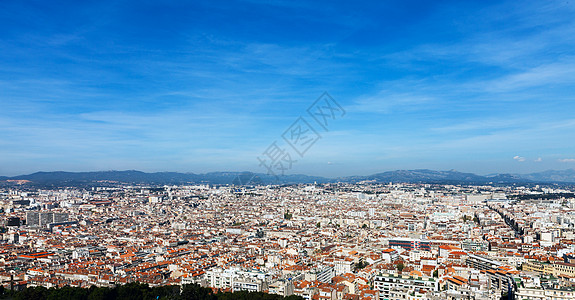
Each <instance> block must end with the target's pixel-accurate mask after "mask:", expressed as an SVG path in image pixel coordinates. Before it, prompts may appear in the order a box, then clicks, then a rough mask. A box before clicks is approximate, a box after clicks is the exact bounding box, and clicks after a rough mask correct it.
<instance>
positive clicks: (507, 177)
mask: <svg viewBox="0 0 575 300" xmlns="http://www.w3.org/2000/svg"><path fill="white" fill-rule="evenodd" d="M12 180H19V181H26V183H29V184H36V185H53V186H66V185H68V186H74V185H86V184H89V185H95V184H103V183H109V182H123V183H138V184H184V183H194V184H199V183H208V184H235V185H245V184H274V183H276V184H297V183H313V182H317V183H327V182H359V181H375V182H406V183H453V184H458V183H461V184H488V183H493V184H514V183H575V169H567V170H560V171H555V170H549V171H544V172H538V173H530V174H491V175H486V176H482V175H477V174H473V173H463V172H458V171H455V170H449V171H434V170H427V169H419V170H396V171H388V172H383V173H377V174H373V175H368V176H349V177H339V178H326V177H319V176H308V175H301V174H299V175H285V176H279V177H277V178H276V177H274V176H271V175H267V174H262V173H252V172H210V173H203V174H195V173H178V172H156V173H146V172H141V171H136V170H128V171H98V172H63V171H58V172H37V173H33V174H28V175H19V176H13V177H7V176H0V181H1V182H10V181H12Z"/></svg>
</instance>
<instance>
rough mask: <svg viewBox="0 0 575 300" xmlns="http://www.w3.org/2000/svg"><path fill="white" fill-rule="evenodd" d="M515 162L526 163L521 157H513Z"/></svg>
mask: <svg viewBox="0 0 575 300" xmlns="http://www.w3.org/2000/svg"><path fill="white" fill-rule="evenodd" d="M513 159H514V160H516V161H519V162H524V161H525V157H522V156H519V155H515V156H514V157H513Z"/></svg>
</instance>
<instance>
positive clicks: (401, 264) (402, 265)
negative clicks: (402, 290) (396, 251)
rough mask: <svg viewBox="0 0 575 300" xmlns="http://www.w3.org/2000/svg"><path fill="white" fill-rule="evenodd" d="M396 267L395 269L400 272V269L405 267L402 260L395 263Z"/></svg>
mask: <svg viewBox="0 0 575 300" xmlns="http://www.w3.org/2000/svg"><path fill="white" fill-rule="evenodd" d="M396 267H397V270H398V271H399V272H400V273H401V271H403V269H404V268H405V265H404V264H403V262H402V261H400V262H399V263H397V265H396Z"/></svg>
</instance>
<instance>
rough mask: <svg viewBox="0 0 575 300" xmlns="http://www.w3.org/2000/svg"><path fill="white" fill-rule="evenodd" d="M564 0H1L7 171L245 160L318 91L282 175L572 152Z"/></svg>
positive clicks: (549, 165)
mask: <svg viewBox="0 0 575 300" xmlns="http://www.w3.org/2000/svg"><path fill="white" fill-rule="evenodd" d="M574 13H575V6H574V4H573V3H572V2H568V1H528V2H517V1H503V2H501V1H475V2H467V1H465V2H461V1H433V2H423V1H422V2H419V1H387V2H382V1H374V2H370V1H366V2H361V3H355V2H354V3H353V4H351V3H339V2H338V3H333V2H332V1H314V2H313V3H312V2H292V1H228V2H226V3H221V2H213V1H194V2H193V3H188V2H184V1H169V2H167V3H159V2H158V3H154V2H148V1H145V2H142V1H119V2H106V1H89V2H85V1H81V2H77V1H55V2H54V1H50V2H41V1H39V2H28V1H2V3H0V16H1V18H0V20H1V21H0V22H1V26H0V28H1V29H0V51H1V53H2V55H0V91H1V92H0V107H1V109H0V128H1V129H0V175H10V176H11V175H19V174H26V173H31V172H36V171H54V170H66V171H93V170H126V169H137V170H142V171H149V172H152V171H179V172H198V173H199V172H209V171H254V172H262V171H264V172H265V170H264V169H262V168H261V167H260V166H259V162H258V160H257V157H258V156H260V155H261V154H262V152H263V151H265V150H266V148H268V146H269V145H270V144H271V143H273V142H274V141H275V140H281V139H282V138H281V135H282V133H283V132H284V131H285V130H286V129H287V128H288V127H289V126H290V125H291V124H292V123H293V122H295V121H296V120H297V118H298V117H300V116H302V115H305V114H306V109H307V108H308V107H309V106H310V105H311V104H312V103H313V102H314V101H315V100H316V99H317V98H318V97H320V96H321V95H322V94H323V93H324V92H328V93H329V94H330V95H331V96H332V97H333V99H334V100H335V101H337V103H339V105H341V107H342V108H343V109H345V116H343V117H342V118H339V119H337V121H334V122H332V123H331V124H330V127H329V130H324V131H321V139H320V140H318V141H317V142H316V143H315V144H314V145H313V147H311V148H310V149H309V150H308V151H307V152H306V153H305V155H303V156H299V157H294V158H296V159H297V163H294V164H293V167H292V168H291V169H290V170H289V172H288V173H290V174H297V173H303V174H310V175H319V176H327V177H336V176H349V175H366V174H372V173H375V172H381V171H386V170H394V169H414V168H429V169H435V170H450V169H457V170H458V171H465V172H474V173H478V174H489V173H495V172H508V173H528V172H535V171H542V170H548V169H556V170H561V169H567V168H572V167H574V166H575V153H574V152H573V141H574V140H575V130H574V129H575V128H574V127H575V119H574V117H573V111H575V109H574V108H575V101H574V100H575V99H574V97H575V95H574V93H573V91H574V83H575V39H574V37H575V26H574V25H575V19H574V18H573V15H574Z"/></svg>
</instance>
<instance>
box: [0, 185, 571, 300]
mask: <svg viewBox="0 0 575 300" xmlns="http://www.w3.org/2000/svg"><path fill="white" fill-rule="evenodd" d="M573 192H574V191H573V189H572V188H570V187H566V186H557V185H556V186H553V185H549V186H537V185H532V186H521V185H511V186H497V185H481V186H473V185H445V184H398V183H393V184H392V183H386V184H381V183H375V182H360V183H353V184H352V183H331V184H299V185H282V186H275V185H268V186H263V185H262V186H228V185H222V186H217V185H216V186H214V185H187V186H186V185H180V186H176V185H174V186H166V185H159V186H152V185H135V184H120V183H109V182H108V183H107V184H106V186H101V187H90V188H73V187H69V188H55V189H46V188H33V187H31V186H30V185H27V184H26V183H22V182H16V183H14V184H12V185H10V186H8V185H6V186H4V187H3V188H0V205H1V208H0V209H1V212H2V214H1V216H2V219H3V220H2V221H3V223H2V224H3V226H2V228H1V229H2V241H1V242H0V279H1V280H2V284H3V286H4V288H5V289H12V290H20V289H23V288H25V287H33V286H44V287H47V288H50V287H63V286H72V287H90V286H100V287H113V286H116V285H121V284H126V283H130V282H141V283H147V284H149V285H150V286H162V285H185V284H191V283H196V284H199V285H201V286H204V287H210V288H212V289H214V290H216V291H254V292H255V291H257V292H264V293H270V294H279V295H282V296H289V295H297V296H301V297H303V298H304V299H326V300H327V299H334V300H335V299H358V300H359V299H373V300H376V299H381V300H383V299H402V300H404V299H500V298H501V297H502V295H508V296H510V295H511V296H512V297H514V299H519V300H521V299H573V298H575V227H574V225H575V199H574V198H573ZM510 299H511V298H510Z"/></svg>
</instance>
